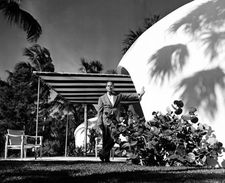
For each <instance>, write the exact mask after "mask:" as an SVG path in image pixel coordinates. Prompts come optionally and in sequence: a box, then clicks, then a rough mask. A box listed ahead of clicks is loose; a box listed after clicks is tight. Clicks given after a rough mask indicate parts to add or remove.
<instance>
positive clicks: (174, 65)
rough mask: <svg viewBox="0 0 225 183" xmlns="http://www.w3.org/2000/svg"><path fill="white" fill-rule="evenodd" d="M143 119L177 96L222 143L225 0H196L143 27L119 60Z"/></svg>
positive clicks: (224, 83)
mask: <svg viewBox="0 0 225 183" xmlns="http://www.w3.org/2000/svg"><path fill="white" fill-rule="evenodd" d="M119 66H122V67H125V68H126V69H127V71H128V72H129V73H130V75H131V78H132V80H133V82H134V84H135V87H136V90H137V91H140V89H141V87H142V86H145V90H146V93H145V95H144V96H143V98H142V101H141V106H142V109H143V112H144V115H145V118H146V119H147V120H149V119H151V118H152V111H162V112H165V111H166V108H167V107H168V106H171V103H172V102H173V101H174V100H176V99H182V100H183V101H184V103H185V108H186V109H188V108H189V107H196V108H197V109H198V117H199V119H200V122H201V123H207V124H209V125H210V126H212V127H213V129H214V130H215V131H216V136H217V139H219V140H220V141H221V142H223V144H224V145H225V132H224V130H225V96H224V94H225V74H224V70H225V0H195V1H193V2H191V3H188V4H186V5H184V6H182V7H180V8H179V9H177V10H175V11H174V12H172V13H170V14H169V15H167V16H166V17H164V18H163V19H161V20H160V21H159V22H157V23H156V24H155V25H153V26H152V27H151V28H149V29H148V30H146V31H145V32H144V33H143V34H142V35H141V36H140V37H139V38H138V39H137V40H136V42H135V43H134V44H133V45H132V46H131V48H130V49H129V50H128V51H127V53H126V54H125V55H124V56H123V58H122V59H121V61H120V63H119Z"/></svg>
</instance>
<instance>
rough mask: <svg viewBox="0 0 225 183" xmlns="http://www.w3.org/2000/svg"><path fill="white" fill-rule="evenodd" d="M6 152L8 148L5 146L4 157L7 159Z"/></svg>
mask: <svg viewBox="0 0 225 183" xmlns="http://www.w3.org/2000/svg"><path fill="white" fill-rule="evenodd" d="M7 154H8V148H7V147H5V159H7Z"/></svg>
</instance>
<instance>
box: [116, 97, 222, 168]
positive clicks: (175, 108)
mask: <svg viewBox="0 0 225 183" xmlns="http://www.w3.org/2000/svg"><path fill="white" fill-rule="evenodd" d="M183 106H184V104H183V102H182V101H174V103H173V104H172V109H168V113H167V114H162V113H161V112H153V113H152V115H153V119H152V120H150V121H144V119H137V120H134V118H133V117H132V115H131V114H130V117H129V118H127V119H125V120H124V121H123V123H121V124H120V126H119V127H118V129H119V132H120V133H121V134H122V135H123V136H124V137H125V138H126V140H124V141H122V142H120V144H121V149H122V154H123V155H127V156H128V157H129V158H130V161H131V162H132V163H134V164H141V165H150V166H181V165H184V166H206V165H212V164H213V165H214V166H216V165H217V160H218V157H219V155H221V153H222V152H224V151H225V149H224V147H223V144H222V143H221V142H219V141H218V140H217V139H216V136H215V134H214V131H213V130H212V128H211V127H210V126H208V125H206V124H202V123H200V122H199V121H198V117H197V114H196V112H197V110H196V109H195V108H191V109H190V110H189V112H188V113H187V114H183V113H184V112H183ZM121 149H120V150H118V151H117V153H121Z"/></svg>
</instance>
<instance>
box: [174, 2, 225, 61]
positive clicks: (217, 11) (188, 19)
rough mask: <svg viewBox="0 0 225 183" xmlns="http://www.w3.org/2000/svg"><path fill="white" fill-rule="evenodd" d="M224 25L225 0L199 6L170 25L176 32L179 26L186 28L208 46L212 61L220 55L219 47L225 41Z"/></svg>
mask: <svg viewBox="0 0 225 183" xmlns="http://www.w3.org/2000/svg"><path fill="white" fill-rule="evenodd" d="M224 26H225V1H224V0H214V1H210V2H206V3H204V4H202V5H200V6H198V7H197V8H196V9H194V10H193V11H191V12H190V13H189V14H188V15H187V16H185V17H184V18H182V19H180V20H179V21H177V22H176V23H175V24H173V25H172V26H171V27H170V32H172V33H175V32H176V31H178V29H179V28H181V27H182V28H184V32H185V33H186V34H188V35H190V36H192V37H193V38H195V39H197V40H199V41H200V42H201V43H202V45H204V46H206V50H205V53H206V54H208V55H209V56H210V59H211V61H212V60H213V59H214V58H216V56H218V48H219V46H221V44H222V43H223V42H224V41H225V31H224ZM221 28H223V29H222V30H221Z"/></svg>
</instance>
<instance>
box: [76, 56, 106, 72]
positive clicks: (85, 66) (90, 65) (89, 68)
mask: <svg viewBox="0 0 225 183" xmlns="http://www.w3.org/2000/svg"><path fill="white" fill-rule="evenodd" d="M102 70H103V65H102V63H101V62H99V61H98V60H92V61H88V60H87V59H85V58H81V68H80V71H81V72H83V73H101V72H102Z"/></svg>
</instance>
